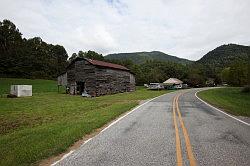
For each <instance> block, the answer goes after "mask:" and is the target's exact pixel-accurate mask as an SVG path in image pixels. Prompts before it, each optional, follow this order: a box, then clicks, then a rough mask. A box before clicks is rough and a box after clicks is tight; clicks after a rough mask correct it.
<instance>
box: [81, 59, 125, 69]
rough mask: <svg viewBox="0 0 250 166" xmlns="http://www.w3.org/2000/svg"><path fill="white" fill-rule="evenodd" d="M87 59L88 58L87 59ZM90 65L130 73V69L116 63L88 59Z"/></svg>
mask: <svg viewBox="0 0 250 166" xmlns="http://www.w3.org/2000/svg"><path fill="white" fill-rule="evenodd" d="M85 59H86V58H85ZM86 60H87V61H88V62H89V63H91V64H92V65H95V66H102V67H108V68H114V69H120V70H127V71H129V69H128V68H126V67H124V66H122V65H118V64H114V63H109V62H104V61H99V60H94V59H86Z"/></svg>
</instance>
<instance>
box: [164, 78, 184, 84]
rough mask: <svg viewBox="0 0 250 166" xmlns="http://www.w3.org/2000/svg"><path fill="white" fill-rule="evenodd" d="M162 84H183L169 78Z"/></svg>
mask: <svg viewBox="0 0 250 166" xmlns="http://www.w3.org/2000/svg"><path fill="white" fill-rule="evenodd" d="M163 83H164V84H182V83H183V82H182V81H181V80H179V79H177V78H169V79H167V80H166V81H165V82H163Z"/></svg>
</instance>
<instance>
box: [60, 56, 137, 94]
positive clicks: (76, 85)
mask: <svg viewBox="0 0 250 166" xmlns="http://www.w3.org/2000/svg"><path fill="white" fill-rule="evenodd" d="M58 85H59V86H66V87H67V91H68V93H70V94H72V95H77V94H79V95H82V94H85V95H86V94H87V95H90V96H101V95H106V94H114V93H120V92H131V91H134V90H135V77H134V74H133V73H131V72H130V70H129V69H128V68H126V67H124V66H121V65H118V64H113V63H108V62H103V61H98V60H92V59H86V58H80V57H78V58H76V59H74V60H73V61H72V62H71V63H70V64H69V66H68V67H67V69H66V73H64V74H62V75H60V76H58Z"/></svg>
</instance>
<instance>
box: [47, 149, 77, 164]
mask: <svg viewBox="0 0 250 166" xmlns="http://www.w3.org/2000/svg"><path fill="white" fill-rule="evenodd" d="M73 152H74V150H71V151H70V152H69V153H67V154H65V155H64V156H63V157H62V158H61V159H60V160H58V161H56V162H54V163H53V164H51V166H54V165H56V164H57V163H59V162H60V161H62V160H63V159H65V158H66V157H68V156H69V155H70V154H71V153H73Z"/></svg>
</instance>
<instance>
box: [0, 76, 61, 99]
mask: <svg viewBox="0 0 250 166" xmlns="http://www.w3.org/2000/svg"><path fill="white" fill-rule="evenodd" d="M19 84H20V85H27V84H28V85H32V90H33V93H41V92H57V86H56V82H55V81H53V80H40V79H34V80H30V79H16V78H0V95H3V94H8V93H9V92H10V85H19ZM63 90H64V89H63V88H60V91H61V92H62V91H63Z"/></svg>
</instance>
